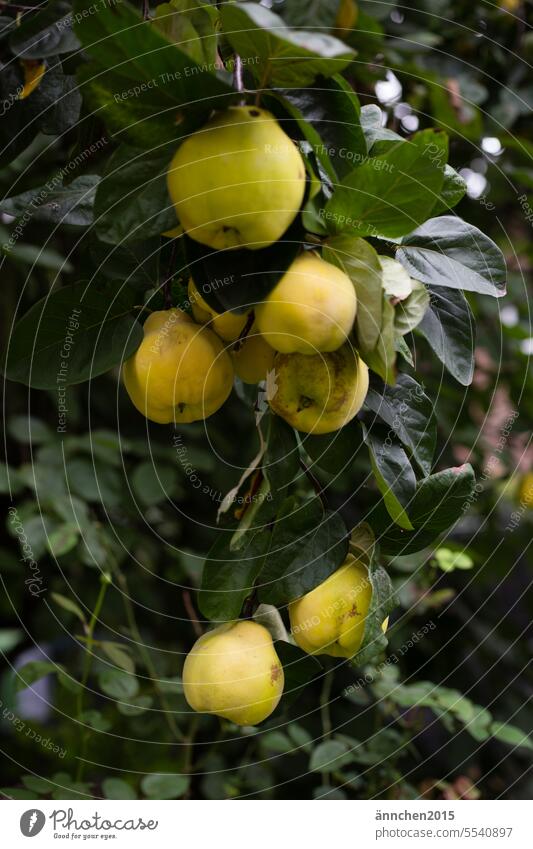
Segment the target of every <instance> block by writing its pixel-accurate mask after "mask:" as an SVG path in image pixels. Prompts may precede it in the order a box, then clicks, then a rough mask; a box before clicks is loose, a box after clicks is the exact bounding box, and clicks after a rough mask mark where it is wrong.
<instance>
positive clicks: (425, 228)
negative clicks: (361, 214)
mask: <svg viewBox="0 0 533 849" xmlns="http://www.w3.org/2000/svg"><path fill="white" fill-rule="evenodd" d="M396 257H397V259H398V260H399V261H400V262H401V263H402V265H403V266H404V267H405V268H406V269H407V271H408V272H409V274H410V275H411V276H412V277H415V278H416V279H417V280H422V281H423V282H424V283H429V284H431V285H433V286H447V287H450V288H452V289H464V290H466V291H468V292H479V293H480V294H481V295H492V296H493V297H495V298H501V297H502V295H505V280H506V267H505V259H504V257H503V254H502V252H501V251H500V249H499V247H498V246H497V245H496V244H495V243H494V242H493V241H492V240H491V239H489V237H488V236H485V234H484V233H482V232H481V230H478V228H477V227H473V226H472V225H471V224H467V223H466V222H465V221H462V220H461V219H460V218H457V217H456V216H454V215H443V216H441V217H440V218H430V219H429V221H426V223H425V224H423V225H422V226H421V227H419V228H418V229H417V230H415V231H414V232H413V233H410V234H409V235H408V236H405V237H404V238H403V239H402V240H401V242H400V248H399V249H398V251H397V252H396Z"/></svg>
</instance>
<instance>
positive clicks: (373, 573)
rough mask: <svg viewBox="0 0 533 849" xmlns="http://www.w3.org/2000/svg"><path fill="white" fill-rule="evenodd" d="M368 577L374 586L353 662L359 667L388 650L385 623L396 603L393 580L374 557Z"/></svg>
mask: <svg viewBox="0 0 533 849" xmlns="http://www.w3.org/2000/svg"><path fill="white" fill-rule="evenodd" d="M379 542H380V543H381V539H380V540H379ZM368 577H369V580H370V583H371V584H372V597H371V599H370V606H369V608H368V612H367V614H366V617H365V630H364V634H363V640H362V642H361V645H360V647H359V649H358V651H357V654H356V655H355V656H354V658H353V661H352V662H353V663H354V664H357V665H358V666H362V665H363V664H365V663H368V662H369V661H370V660H372V658H374V657H375V656H376V655H378V654H379V653H380V652H382V651H383V650H384V649H385V648H386V646H387V638H386V636H385V634H384V633H383V622H384V621H385V620H386V618H387V616H388V615H389V613H390V612H391V610H392V608H393V607H394V603H395V599H394V593H393V589H392V583H391V580H390V578H389V576H388V574H387V572H386V571H385V569H384V568H383V566H381V565H380V564H379V563H378V562H377V561H376V560H375V559H374V558H373V557H372V560H371V562H370V565H369V567H368Z"/></svg>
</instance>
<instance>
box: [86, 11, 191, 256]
mask: <svg viewBox="0 0 533 849" xmlns="http://www.w3.org/2000/svg"><path fill="white" fill-rule="evenodd" d="M158 8H159V7H158ZM174 151H175V148H174V149H173V150H165V149H163V150H160V149H157V150H156V151H150V152H145V151H143V150H138V149H136V148H133V147H129V146H128V145H121V146H120V147H119V148H118V149H117V150H116V151H115V152H114V154H113V155H112V156H111V157H110V159H109V160H108V163H107V166H106V169H105V172H104V174H103V177H102V180H101V182H100V185H99V186H98V191H97V192H96V200H95V209H94V213H95V219H96V231H97V233H98V236H99V238H100V239H101V240H102V241H103V242H110V243H112V244H122V243H123V242H124V241H127V240H128V239H146V238H149V237H150V236H159V235H160V234H161V233H163V232H164V231H165V230H171V229H173V228H175V227H177V226H178V220H177V218H176V213H175V211H174V207H173V206H172V203H171V201H170V198H169V195H168V189H167V180H166V175H167V169H168V165H169V162H170V159H171V158H172V155H173V153H174Z"/></svg>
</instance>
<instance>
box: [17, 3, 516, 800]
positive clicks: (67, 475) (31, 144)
mask: <svg viewBox="0 0 533 849" xmlns="http://www.w3.org/2000/svg"><path fill="white" fill-rule="evenodd" d="M311 5H312V6H313V15H315V18H314V19H313V20H316V16H317V15H319V12H320V9H322V7H323V8H324V15H326V10H327V9H329V11H330V13H331V9H332V4H331V3H329V4H327V3H319V4H311ZM333 5H335V4H333ZM337 5H338V4H337ZM341 5H342V6H343V8H344V9H345V11H346V9H347V4H345V3H344V2H343V3H342V4H341ZM308 6H309V4H308V3H300V2H296V0H294V2H290V0H288V2H286V3H285V4H282V3H280V4H273V8H274V9H275V10H276V11H278V12H279V13H280V14H282V15H284V16H285V17H286V19H287V21H288V22H289V23H291V24H293V25H297V26H300V25H310V23H311V22H310V20H309V15H310V14H311V12H310V10H309V9H308V8H306V7H308ZM315 7H316V8H315ZM350 8H351V10H352V12H353V8H355V9H356V11H357V18H356V22H355V23H349V24H348V26H349V27H350V29H351V28H352V27H354V29H353V31H352V32H350V33H348V32H346V31H344V32H343V37H344V38H345V39H346V40H347V41H348V42H349V43H350V44H352V45H353V46H354V47H356V48H357V49H358V51H359V52H358V57H357V60H356V61H355V62H354V64H353V66H352V67H351V69H350V71H349V74H348V76H350V78H351V80H352V82H353V85H354V88H355V89H356V91H357V93H358V94H359V97H360V100H361V102H362V103H376V104H377V105H379V107H380V108H381V110H382V114H383V123H384V124H385V123H386V125H387V126H388V127H389V128H391V129H393V130H395V131H396V132H398V133H400V134H402V135H406V136H407V135H409V134H410V133H412V132H414V131H415V130H417V129H420V128H424V127H429V126H434V125H440V126H442V127H443V128H444V129H446V131H447V132H448V133H449V135H450V142H451V144H450V148H451V154H450V162H451V164H452V165H453V166H454V167H455V168H456V169H457V170H458V171H459V173H460V174H461V175H462V176H463V178H464V179H465V180H466V183H467V187H468V191H467V196H466V197H465V199H464V200H463V201H462V202H461V203H460V205H459V206H458V207H457V208H456V210H455V212H456V213H457V214H458V215H459V216H461V217H462V218H464V219H466V220H467V221H468V222H470V223H472V224H474V225H476V226H478V227H480V229H482V230H483V231H484V232H485V233H487V234H488V235H489V236H490V237H491V238H492V239H493V240H494V241H496V242H497V243H498V245H499V246H500V247H501V249H502V250H503V252H504V254H505V256H506V259H507V263H508V269H509V280H508V294H507V296H506V297H505V298H503V299H501V300H495V299H492V298H483V297H482V296H470V295H468V300H469V303H470V305H471V308H472V310H473V313H474V315H475V318H476V323H477V338H476V370H475V375H474V381H473V384H472V385H471V386H470V387H466V388H465V387H463V386H461V385H460V384H459V383H457V382H455V381H454V380H453V378H452V377H451V376H450V375H449V374H448V373H447V372H445V371H444V370H443V369H442V366H441V364H440V363H439V362H438V360H437V359H436V358H435V357H434V356H433V354H432V352H431V350H430V348H429V346H428V345H427V343H426V342H425V340H424V339H423V338H422V336H421V335H417V334H415V335H413V336H412V337H409V338H408V339H407V341H408V342H409V345H410V347H411V349H412V351H413V357H414V360H415V368H416V371H417V374H418V376H419V378H418V379H419V380H420V381H421V382H423V383H424V385H425V391H426V393H427V394H428V395H429V396H430V397H431V398H433V399H435V405H436V416H437V421H438V426H439V444H438V451H437V460H436V464H435V465H436V469H437V470H438V469H439V468H445V467H448V466H451V465H460V464H462V463H464V462H466V461H468V462H471V463H472V464H473V466H474V468H475V471H476V476H477V480H478V487H477V489H476V493H475V497H474V498H473V499H472V503H471V505H470V509H469V510H468V512H466V513H465V515H464V516H463V518H462V519H461V521H460V522H459V523H458V524H457V525H456V526H455V527H454V529H453V531H452V532H451V533H449V534H448V535H447V536H446V539H445V540H443V541H442V542H441V543H439V545H437V546H436V547H435V548H434V549H432V550H426V551H424V552H421V553H419V554H416V555H410V556H408V557H403V558H396V559H395V560H394V561H392V562H390V563H389V564H388V566H389V571H390V574H391V576H392V578H393V581H394V584H395V588H396V590H397V595H398V601H399V604H398V608H397V609H396V611H395V613H394V614H393V616H392V618H391V628H390V634H389V635H390V644H389V650H390V652H391V654H395V659H394V662H390V661H389V662H388V663H387V661H386V658H383V660H382V664H381V666H380V664H376V666H375V667H374V668H373V669H370V670H361V674H363V675H364V674H367V673H368V676H369V678H368V681H369V683H367V685H366V686H361V687H357V686H356V687H354V686H353V682H354V681H356V680H358V673H357V672H356V671H354V670H353V669H350V668H349V667H347V666H346V665H340V666H337V667H333V666H332V667H331V668H330V669H329V670H328V671H327V672H326V673H325V674H321V675H320V676H318V678H317V680H316V681H315V682H313V683H312V684H311V685H310V686H309V687H308V688H307V689H306V690H305V691H304V692H303V694H302V695H301V696H300V697H299V698H298V699H297V700H296V701H295V702H293V703H292V704H289V705H287V706H286V707H285V709H284V711H283V712H282V713H279V714H278V713H276V714H275V715H274V716H273V717H272V718H271V719H270V720H268V721H267V723H266V724H265V727H264V728H262V729H261V731H260V733H256V732H255V731H254V730H252V729H244V730H241V729H237V728H236V726H232V725H231V724H230V723H220V722H219V721H218V720H216V719H215V718H207V717H202V718H197V717H191V715H190V713H189V712H188V709H187V706H186V704H185V702H184V700H183V696H182V692H181V684H180V678H179V676H180V673H181V667H182V662H183V654H184V652H186V651H187V650H188V649H189V647H190V645H191V643H192V642H193V641H194V639H196V637H197V635H198V630H199V627H200V626H199V623H198V622H196V621H195V620H196V614H195V609H194V588H195V586H197V584H198V580H199V575H200V572H201V567H202V559H203V556H204V555H205V553H206V551H207V549H208V548H209V546H210V545H211V542H212V539H213V534H214V527H215V522H216V512H217V509H218V506H219V503H220V500H221V498H222V497H223V496H224V494H225V493H226V492H227V491H228V490H229V489H230V488H231V487H232V486H234V484H235V482H236V480H237V479H238V477H239V475H240V471H239V470H240V469H241V468H243V467H246V465H247V464H248V462H249V461H250V460H251V459H252V457H253V456H254V455H255V453H256V450H257V445H256V442H255V439H256V437H255V431H254V428H253V414H252V410H251V408H250V405H249V401H247V399H246V398H240V397H238V396H237V395H236V394H235V393H234V394H233V396H232V397H231V399H230V401H229V402H228V403H227V404H226V405H225V406H224V407H223V409H222V410H221V411H220V412H219V413H217V414H216V415H215V416H213V417H212V418H210V419H209V420H208V421H207V422H206V423H205V427H204V425H203V424H202V425H193V426H187V427H184V428H181V429H178V430H177V431H173V430H171V429H170V428H168V429H167V428H165V427H160V426H156V425H151V424H149V423H147V422H146V421H145V420H144V419H143V418H142V417H141V416H140V415H138V414H137V413H136V411H135V410H134V409H133V408H132V406H131V404H130V403H129V401H128V399H127V398H126V396H125V393H124V391H123V390H122V388H121V387H120V384H119V382H118V374H117V373H110V374H107V375H104V376H102V377H98V378H96V379H95V380H93V381H92V382H91V383H90V384H82V385H79V386H72V387H68V388H67V390H66V398H65V399H64V402H65V406H66V408H67V414H66V425H65V431H63V432H61V431H60V432H58V427H60V428H61V426H62V424H63V423H62V422H61V421H59V419H58V397H57V393H54V392H47V391H42V392H38V391H33V390H32V391H29V390H28V389H27V388H26V387H24V386H23V385H20V384H14V383H5V384H4V410H5V415H6V424H5V429H4V445H5V454H6V457H5V465H4V464H2V465H0V495H1V499H2V515H3V516H4V520H3V522H4V529H3V530H4V533H3V540H2V544H1V548H0V578H1V587H0V650H1V652H2V654H1V657H0V660H1V663H2V667H1V674H0V750H1V751H2V753H3V759H2V777H1V781H2V788H3V789H2V793H3V794H4V795H5V796H7V797H11V798H36V797H38V796H39V795H43V796H50V795H52V796H53V797H54V798H61V799H63V798H68V797H71V798H76V797H79V798H87V797H90V796H108V797H111V798H134V797H135V796H137V795H139V796H143V795H144V796H148V797H154V798H176V797H179V796H183V795H184V794H187V795H189V796H191V797H192V798H215V799H216V798H233V797H239V796H245V797H255V798H283V797H286V796H293V797H301V798H309V797H313V796H315V797H317V798H336V797H338V798H372V797H375V796H378V797H379V796H382V797H383V798H415V797H418V796H420V795H422V794H425V795H426V796H428V797H430V798H467V799H475V798H497V797H504V798H530V797H531V793H532V791H533V777H532V774H531V747H529V748H528V747H527V745H524V740H523V737H522V736H521V734H520V733H518V732H517V729H521V730H522V732H525V733H527V732H529V731H530V730H531V728H532V727H533V705H532V703H531V697H532V693H533V677H532V675H531V668H530V662H531V649H532V633H531V618H532V609H533V598H532V595H531V591H530V587H531V573H532V555H531V549H530V543H531V536H532V529H533V448H532V446H531V429H532V422H533V377H532V373H531V369H530V368H529V361H530V355H531V353H532V351H533V332H532V327H531V315H530V307H529V293H530V292H531V269H532V263H533V138H532V135H533V134H532V129H533V124H532V121H531V107H532V103H533V79H532V76H531V62H532V60H533V33H532V31H531V29H530V23H531V11H532V8H533V6H532V4H531V2H521V0H500V2H499V3H492V2H471V0H469V2H462V0H417V2H412V3H410V4H409V7H407V6H405V5H401V4H397V5H396V4H394V3H391V2H372V0H365V2H362V0H361V2H358V3H357V4H355V3H354V4H352V7H350ZM335 13H336V14H338V13H339V9H338V8H335ZM2 14H4V11H3V12H2ZM324 20H325V21H327V22H328V23H324V26H325V27H329V28H331V24H330V23H329V21H330V18H327V16H326V17H325V19H324ZM337 21H338V19H337ZM316 25H322V22H320V24H319V23H318V22H317V24H316ZM337 27H338V24H337ZM85 127H86V124H83V125H80V126H78V124H77V122H76V123H74V124H73V125H72V126H71V127H70V128H69V127H66V128H61V131H60V132H56V133H50V132H45V130H46V128H44V130H43V128H41V130H40V131H39V132H36V133H34V134H33V136H32V138H31V139H30V140H29V141H28V143H27V146H25V149H24V150H22V151H20V152H19V153H18V154H17V155H16V157H15V158H14V159H12V160H11V161H9V162H6V163H5V164H3V166H2V167H1V169H0V187H1V191H2V196H4V197H5V198H13V197H14V196H15V195H16V196H17V197H18V196H20V195H21V194H23V193H24V192H27V191H30V190H33V189H36V188H38V187H40V186H42V185H43V184H45V183H46V182H47V181H48V180H50V179H51V178H52V177H53V175H55V174H57V173H58V172H60V171H61V169H62V168H63V167H64V165H65V163H66V162H71V161H73V160H75V158H76V152H77V151H79V150H82V149H83V148H84V146H85V142H84V137H83V133H84V128H85ZM48 129H49V130H50V129H54V128H48ZM56 129H57V128H56ZM102 132H103V128H98V131H97V132H96V133H94V129H93V134H94V135H95V136H98V137H100V136H102ZM102 137H103V138H105V136H102ZM108 155H109V151H107V150H106V144H103V145H102V146H101V147H100V148H99V149H97V150H95V151H94V153H91V155H90V156H89V157H86V158H85V159H83V161H80V162H79V163H78V164H77V166H76V167H75V168H74V169H72V171H71V172H69V173H68V175H65V174H63V178H64V180H65V181H71V180H73V179H75V178H76V177H79V176H83V175H94V174H98V173H100V171H101V169H102V167H103V165H104V163H105V161H106V157H108ZM0 210H2V212H1V215H0V252H1V266H2V282H3V285H2V287H1V289H0V299H1V308H0V322H1V324H2V338H3V340H5V344H6V345H7V344H8V341H9V336H10V333H11V330H12V326H13V322H14V319H15V318H19V317H20V316H21V315H22V314H24V313H25V312H26V311H27V310H28V309H29V308H30V307H31V306H32V305H33V304H34V303H35V302H36V301H37V300H38V299H40V298H41V297H43V296H44V295H46V293H47V292H48V291H49V290H50V288H51V286H52V285H54V286H57V285H59V284H63V283H64V284H67V283H72V282H76V281H78V280H82V279H90V278H91V276H92V275H93V274H94V273H95V271H96V269H99V271H98V273H99V275H103V276H104V277H105V278H106V279H108V280H116V281H119V280H120V279H121V278H122V277H123V276H124V274H125V273H129V270H130V269H136V271H135V275H136V278H137V280H138V283H139V288H140V291H141V290H142V289H146V286H147V285H148V286H151V287H152V288H153V289H154V290H157V288H158V285H159V283H158V280H160V274H159V270H158V268H157V267H155V264H154V265H153V266H151V265H150V264H149V263H144V264H143V265H142V266H138V262H137V253H136V246H137V247H138V248H139V251H140V249H141V245H140V244H139V243H130V244H126V245H125V246H123V247H121V248H119V249H118V250H117V251H116V252H115V253H114V254H113V255H112V256H109V255H108V247H107V246H105V245H102V244H99V243H98V242H97V240H96V238H95V237H94V236H93V234H92V232H91V228H90V226H89V227H87V226H86V225H87V221H86V219H85V218H83V216H82V220H81V221H80V222H77V221H75V220H72V221H70V222H69V223H67V224H63V225H62V226H60V227H58V226H57V224H56V222H54V221H50V220H45V219H44V216H41V215H39V211H38V210H37V211H35V213H34V214H32V215H31V216H30V217H29V219H28V220H27V221H26V220H24V219H23V218H22V211H21V210H22V207H21V206H20V204H19V205H18V206H17V204H16V203H13V202H11V201H9V200H8V201H3V202H2V203H1V204H0ZM21 221H22V224H21V223H20V222H21ZM2 246H3V247H2ZM156 248H157V245H156ZM142 249H143V251H144V250H145V246H142ZM178 278H179V275H178ZM406 338H407V337H406ZM317 475H318V476H320V477H321V480H322V481H323V483H324V484H327V494H328V498H329V499H330V501H331V503H332V504H333V505H337V506H342V510H343V511H344V512H345V514H346V517H347V518H348V519H350V520H354V519H355V520H357V519H362V518H364V517H365V512H366V510H367V509H368V507H369V506H370V505H371V504H372V503H374V501H375V492H374V490H373V488H372V486H371V485H370V483H369V482H368V481H367V475H368V468H367V459H366V454H365V452H364V451H362V452H356V454H355V457H354V462H353V466H352V468H351V469H349V470H348V471H346V472H344V473H343V474H342V475H340V476H337V477H333V476H330V477H329V478H328V477H327V476H324V475H322V473H320V472H319V471H317ZM352 493H356V497H355V498H354V499H351V494H352ZM352 523H353V521H352ZM108 572H109V573H111V572H113V574H114V576H115V577H114V579H113V583H112V584H110V585H108V584H107V583H106V580H105V578H104V579H103V580H102V573H104V574H107V573H108ZM54 594H55V595H54ZM98 605H101V607H100V614H99V617H98V622H97V624H96V628H95V632H94V638H95V640H96V641H97V654H98V658H99V659H98V660H97V661H96V662H95V664H94V668H93V673H92V676H93V677H91V681H92V682H93V683H92V684H91V685H90V686H89V688H88V689H87V688H84V689H83V691H82V688H80V686H79V683H78V682H79V681H83V680H84V675H85V672H86V670H85V669H84V658H83V653H82V652H81V651H80V645H83V644H84V640H85V643H86V640H87V631H86V626H87V622H90V619H91V615H92V613H93V612H94V611H95V607H96V609H98ZM417 634H418V635H419V636H418V638H417V639H415V638H414V635H417ZM420 634H421V636H420ZM139 646H142V648H141V650H139ZM28 663H31V664H33V666H32V667H30V673H29V674H30V675H31V679H30V681H29V683H31V680H34V681H36V682H38V683H35V684H34V685H33V689H28V688H27V687H26V688H25V689H24V688H21V685H20V682H17V676H16V674H15V672H14V670H15V669H17V668H20V667H22V666H24V665H26V664H28ZM39 664H41V666H39ZM43 664H44V665H43ZM121 670H124V672H125V673H131V672H132V671H136V673H137V676H136V678H133V679H132V677H131V675H130V674H123V673H122V674H121ZM154 673H155V675H156V678H157V679H159V680H160V681H161V680H163V682H164V683H162V684H161V683H160V684H159V685H158V686H157V687H154V686H153V684H152V683H151V680H150V679H151V678H153V677H154ZM26 680H28V677H27V678H26ZM394 682H397V683H399V682H402V687H401V688H399V689H398V692H397V696H396V698H395V699H394V698H391V697H390V685H391V683H394ZM426 682H431V683H432V685H433V687H430V688H429V689H428V688H427V685H426ZM80 693H81V694H80ZM453 694H455V695H453ZM459 694H462V696H461V695H459ZM117 701H118V704H117ZM121 701H122V703H120V702H121ZM124 701H125V702H127V703H126V704H124ZM480 709H483V710H489V711H490V713H491V714H492V716H493V718H494V720H496V721H498V722H502V723H511V724H512V725H513V726H515V728H514V730H512V731H509V730H508V731H507V732H506V731H505V730H504V731H502V733H501V734H500V735H487V734H486V733H485V732H484V728H485V725H486V723H484V722H483V716H484V714H483V710H480ZM169 711H170V716H171V720H170V721H169ZM80 717H81V718H82V721H81V722H80ZM476 718H479V723H477V719H476ZM472 720H475V721H472ZM467 722H468V723H470V724H469V726H468V728H467V729H465V728H464V725H465V723H467ZM331 729H333V730H334V731H335V732H336V734H335V741H336V743H337V754H338V769H337V768H336V769H335V770H334V771H331V770H324V769H323V768H321V766H322V765H323V764H322V763H321V761H323V760H324V751H323V749H322V750H321V749H320V746H321V745H323V744H321V740H322V739H323V737H324V734H325V733H327V732H328V731H330V730H331ZM378 731H379V733H376V732H378ZM354 741H358V743H359V745H357V746H355V747H354ZM347 753H348V754H347ZM330 754H331V753H330ZM337 754H336V756H337ZM80 755H81V756H82V757H84V758H85V759H86V761H87V762H86V763H85V765H84V766H83V767H82V768H80V761H79V756H80ZM154 773H157V774H158V775H159V778H158V775H154ZM186 773H193V777H192V779H189V778H186V777H185V774H186ZM143 776H144V778H143Z"/></svg>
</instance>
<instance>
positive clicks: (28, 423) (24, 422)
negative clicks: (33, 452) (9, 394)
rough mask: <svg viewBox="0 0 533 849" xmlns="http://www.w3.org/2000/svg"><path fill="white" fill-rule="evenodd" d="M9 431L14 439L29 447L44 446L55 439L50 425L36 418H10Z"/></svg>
mask: <svg viewBox="0 0 533 849" xmlns="http://www.w3.org/2000/svg"><path fill="white" fill-rule="evenodd" d="M7 429H8V433H9V435H10V436H11V438H12V439H16V441H17V442H24V443H26V444H28V445H34V446H35V445H42V443H43V442H50V441H51V440H52V439H53V433H52V431H51V430H50V428H49V427H48V425H47V424H46V423H45V422H43V421H42V420H41V419H36V418H34V416H10V418H9V421H8V424H7Z"/></svg>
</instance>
